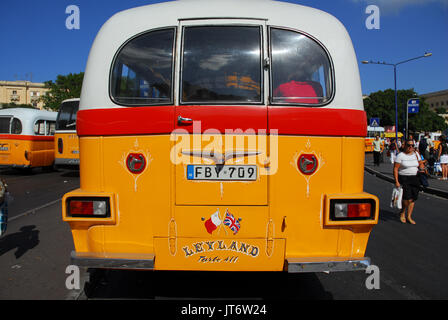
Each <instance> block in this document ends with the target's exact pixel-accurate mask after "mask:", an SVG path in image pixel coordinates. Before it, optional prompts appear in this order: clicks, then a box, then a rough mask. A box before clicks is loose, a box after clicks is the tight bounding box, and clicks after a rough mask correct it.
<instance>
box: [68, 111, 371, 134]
mask: <svg viewBox="0 0 448 320" xmlns="http://www.w3.org/2000/svg"><path fill="white" fill-rule="evenodd" d="M205 110H206V111H205ZM178 116H182V117H183V118H190V119H192V120H194V121H201V122H200V125H197V124H196V126H195V125H193V124H185V125H178V123H177V117H178ZM268 118H269V119H268ZM268 123H269V130H278V134H280V135H314V136H356V137H365V136H366V133H367V117H366V113H365V112H364V111H362V110H351V109H326V108H306V107H277V106H270V107H268V108H267V109H266V107H264V106H180V107H176V110H175V107H173V106H157V107H128V108H117V109H89V110H80V111H78V114H77V133H78V135H79V136H119V135H146V134H149V135H150V134H170V133H171V132H173V130H174V129H184V130H186V131H187V132H194V133H199V132H201V133H203V132H204V131H205V130H210V129H215V130H219V131H220V132H222V133H225V130H226V129H232V130H235V129H241V130H242V131H246V130H248V129H253V130H255V131H257V132H258V130H266V127H267V125H268ZM193 129H195V130H194V131H193Z"/></svg>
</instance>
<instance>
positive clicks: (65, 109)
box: [56, 101, 79, 130]
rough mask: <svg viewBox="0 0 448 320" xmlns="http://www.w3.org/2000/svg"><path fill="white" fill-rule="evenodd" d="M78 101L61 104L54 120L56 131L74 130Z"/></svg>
mask: <svg viewBox="0 0 448 320" xmlns="http://www.w3.org/2000/svg"><path fill="white" fill-rule="evenodd" d="M78 109H79V101H69V102H64V103H63V104H61V107H60V108H59V112H58V117H57V119H56V130H76V113H77V112H78Z"/></svg>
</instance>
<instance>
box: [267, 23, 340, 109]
mask: <svg viewBox="0 0 448 320" xmlns="http://www.w3.org/2000/svg"><path fill="white" fill-rule="evenodd" d="M270 39H271V57H272V66H271V68H272V69H271V70H272V72H271V86H272V87H271V97H272V102H273V103H277V104H299V105H321V104H325V103H327V102H328V101H329V100H330V99H331V96H332V82H331V79H332V76H331V64H330V59H329V58H328V55H327V53H326V52H325V50H324V49H323V48H322V46H321V45H319V44H318V43H317V42H316V41H314V40H313V39H311V38H309V37H307V36H306V35H303V34H301V33H298V32H295V31H290V30H283V29H275V28H271V33H270Z"/></svg>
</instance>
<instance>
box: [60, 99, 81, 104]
mask: <svg viewBox="0 0 448 320" xmlns="http://www.w3.org/2000/svg"><path fill="white" fill-rule="evenodd" d="M80 100H81V99H80V98H72V99H67V100H64V101H62V102H61V104H62V103H66V102H74V101H80Z"/></svg>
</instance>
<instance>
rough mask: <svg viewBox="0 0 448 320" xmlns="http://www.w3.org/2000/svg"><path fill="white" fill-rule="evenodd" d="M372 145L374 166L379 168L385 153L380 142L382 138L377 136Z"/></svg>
mask: <svg viewBox="0 0 448 320" xmlns="http://www.w3.org/2000/svg"><path fill="white" fill-rule="evenodd" d="M372 144H373V164H374V165H375V166H379V165H380V160H381V152H383V144H382V142H381V140H380V137H379V136H376V137H375V140H373V142H372Z"/></svg>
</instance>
